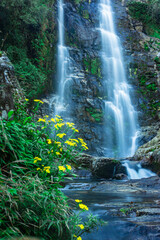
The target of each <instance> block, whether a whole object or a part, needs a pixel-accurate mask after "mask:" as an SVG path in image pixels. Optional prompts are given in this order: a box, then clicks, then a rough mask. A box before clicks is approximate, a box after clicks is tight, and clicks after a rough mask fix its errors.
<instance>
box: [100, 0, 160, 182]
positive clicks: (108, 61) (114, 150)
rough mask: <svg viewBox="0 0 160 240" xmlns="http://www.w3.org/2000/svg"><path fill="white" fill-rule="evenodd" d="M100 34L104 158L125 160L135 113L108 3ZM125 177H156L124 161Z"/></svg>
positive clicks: (132, 145)
mask: <svg viewBox="0 0 160 240" xmlns="http://www.w3.org/2000/svg"><path fill="white" fill-rule="evenodd" d="M100 32H101V38H102V64H103V77H104V86H105V90H106V95H107V96H106V98H107V100H106V101H105V119H106V130H105V146H106V156H108V157H116V158H125V157H131V156H133V155H134V153H135V150H136V147H137V146H136V139H137V128H136V125H137V124H136V118H137V117H136V115H137V114H136V111H135V110H134V107H133V105H132V103H131V99H130V95H129V90H130V88H131V87H130V86H129V85H128V84H127V79H126V75H125V70H124V64H123V58H122V54H121V45H120V40H119V38H118V36H117V35H116V33H115V28H114V23H113V12H112V8H111V4H110V0H100ZM123 166H125V167H126V171H127V174H128V177H129V178H130V179H140V178H146V177H151V176H155V174H154V173H152V172H151V171H150V170H147V169H144V168H142V167H141V165H140V164H137V163H133V162H132V163H130V162H129V161H124V163H123Z"/></svg>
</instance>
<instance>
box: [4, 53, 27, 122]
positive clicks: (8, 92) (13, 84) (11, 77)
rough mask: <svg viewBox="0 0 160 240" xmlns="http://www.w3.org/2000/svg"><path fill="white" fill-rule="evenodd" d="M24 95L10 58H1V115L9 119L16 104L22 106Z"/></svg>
mask: <svg viewBox="0 0 160 240" xmlns="http://www.w3.org/2000/svg"><path fill="white" fill-rule="evenodd" d="M24 97H25V96H24V93H23V91H22V88H21V87H20V85H19V82H18V81H17V79H16V77H15V74H14V67H13V65H12V63H11V62H10V60H9V59H8V57H7V56H6V55H5V54H2V55H1V57H0V115H1V116H2V118H5V119H7V113H8V112H9V111H10V110H13V109H14V106H15V103H19V104H21V101H23V100H24Z"/></svg>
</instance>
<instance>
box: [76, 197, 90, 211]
mask: <svg viewBox="0 0 160 240" xmlns="http://www.w3.org/2000/svg"><path fill="white" fill-rule="evenodd" d="M75 202H77V203H79V207H80V208H81V209H82V210H87V211H88V210H89V209H88V207H87V206H86V205H85V204H83V203H81V202H82V200H79V199H75Z"/></svg>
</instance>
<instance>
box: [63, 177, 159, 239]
mask: <svg viewBox="0 0 160 240" xmlns="http://www.w3.org/2000/svg"><path fill="white" fill-rule="evenodd" d="M117 182H118V181H117ZM110 183H111V181H110ZM96 184H97V182H96V181H95V182H94V181H90V180H88V181H87V180H77V181H75V182H72V183H70V184H67V185H66V187H65V188H64V189H63V192H64V193H65V194H66V195H67V196H68V197H69V198H70V199H71V201H70V203H71V205H72V206H73V208H74V199H80V200H82V201H83V203H84V204H86V205H87V206H88V207H89V211H86V212H84V214H83V215H82V218H84V219H85V217H86V215H87V214H88V213H92V214H93V215H96V216H97V217H98V218H100V219H103V220H104V221H106V222H107V224H105V225H104V226H102V227H99V228H98V229H95V230H94V231H93V232H92V233H89V234H87V233H85V234H83V235H82V239H83V240H148V239H153V240H155V239H160V235H159V236H158V238H157V237H155V234H154V233H155V231H156V229H155V226H156V227H157V226H160V215H159V216H157V217H156V218H155V216H152V215H150V216H148V215H147V216H137V215H136V209H140V208H144V209H148V208H152V207H154V205H155V203H154V201H155V200H156V199H157V196H156V195H154V194H146V193H143V192H142V193H131V192H126V191H125V192H121V193H119V192H116V191H110V189H109V190H108V191H106V192H105V193H104V192H97V191H94V188H95V186H96ZM114 184H115V181H114ZM123 209H135V210H134V211H133V212H132V211H131V212H130V214H125V213H123V212H122V211H123ZM75 211H76V209H75Z"/></svg>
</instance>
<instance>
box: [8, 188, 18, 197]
mask: <svg viewBox="0 0 160 240" xmlns="http://www.w3.org/2000/svg"><path fill="white" fill-rule="evenodd" d="M8 192H9V193H10V194H11V195H14V194H15V195H17V190H16V189H15V188H10V189H8Z"/></svg>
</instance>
